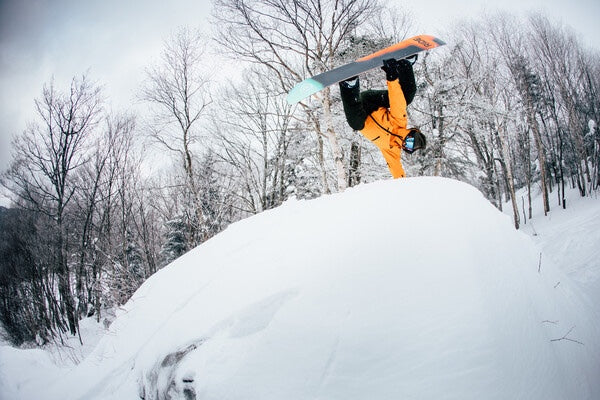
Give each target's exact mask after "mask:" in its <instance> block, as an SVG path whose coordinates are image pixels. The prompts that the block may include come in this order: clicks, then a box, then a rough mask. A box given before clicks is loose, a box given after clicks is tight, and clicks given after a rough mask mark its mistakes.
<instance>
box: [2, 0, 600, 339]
mask: <svg viewBox="0 0 600 400" xmlns="http://www.w3.org/2000/svg"><path fill="white" fill-rule="evenodd" d="M418 30H419V27H418V26H415V24H414V22H413V21H412V18H411V16H410V15H409V14H406V13H402V12H400V11H398V10H396V9H393V8H390V7H387V6H384V5H382V3H381V2H379V1H378V0H340V1H338V2H326V3H321V2H313V1H307V0H281V1H277V2H275V1H270V0H261V1H248V0H215V1H214V13H213V16H212V25H211V34H207V33H205V32H201V31H199V30H197V29H196V28H194V27H180V28H179V29H177V30H175V31H174V33H173V35H172V36H171V37H170V38H169V39H167V40H165V42H164V45H163V48H161V49H157V56H158V55H160V59H158V61H156V62H155V63H154V64H149V65H148V66H147V68H146V69H145V71H144V74H145V77H144V78H145V79H144V84H143V85H142V87H140V88H139V90H138V91H137V94H136V96H137V101H139V102H140V103H141V104H143V108H144V111H143V112H137V111H136V112H134V111H132V110H131V109H122V110H119V109H114V108H113V107H111V105H110V104H107V101H106V100H105V98H104V96H103V92H102V82H97V81H95V80H94V78H93V76H90V75H89V74H87V73H82V74H81V75H78V76H75V77H73V79H72V80H71V82H70V85H67V86H65V87H60V86H59V85H56V84H55V83H54V82H53V81H52V80H51V79H50V80H49V81H48V82H47V83H46V84H45V85H44V86H43V88H40V95H39V97H37V98H36V99H35V110H34V111H35V115H36V117H35V118H34V119H33V120H32V121H31V122H30V123H29V124H28V125H27V126H26V127H23V131H22V132H21V133H20V134H18V135H16V136H15V138H14V140H13V142H12V148H11V151H12V159H11V162H10V165H9V167H8V168H7V169H6V170H5V171H3V172H2V174H1V178H0V179H1V184H2V186H3V187H4V189H5V190H6V191H7V193H9V195H10V198H11V200H12V202H13V206H12V207H11V208H3V207H2V208H0V320H1V323H2V330H3V332H2V333H3V335H4V336H5V337H6V339H7V340H9V341H10V342H11V343H12V344H14V345H22V344H26V343H35V344H38V345H43V344H45V343H48V342H52V341H61V340H62V339H63V338H64V337H65V335H77V334H78V332H79V321H80V319H81V318H84V317H90V316H93V317H94V318H96V319H97V320H98V321H101V320H102V319H103V317H104V314H105V313H106V312H107V310H110V309H114V308H117V307H119V306H120V305H123V304H124V303H125V302H126V301H127V300H128V299H129V297H130V296H131V295H132V294H133V292H134V291H135V290H136V289H137V288H138V287H139V286H140V285H141V284H142V283H143V282H144V281H145V279H147V278H148V277H149V276H151V275H152V274H154V273H155V272H156V271H158V270H159V269H161V268H162V267H164V266H166V265H167V264H169V263H170V262H171V261H173V260H174V259H176V258H178V257H179V256H181V255H183V254H185V253H186V252H187V251H188V250H190V249H192V248H194V247H196V246H198V245H200V244H201V243H203V242H205V241H207V240H209V239H210V238H211V237H213V236H214V235H216V234H217V233H219V232H221V231H222V230H223V229H225V228H226V227H227V226H228V225H229V224H231V223H233V222H235V221H238V220H241V219H243V218H246V217H249V216H251V215H254V214H257V213H260V212H262V211H265V210H268V209H271V208H274V207H277V206H279V205H281V204H282V203H283V202H285V201H286V200H288V199H291V198H297V199H312V198H316V197H319V196H322V195H327V194H330V193H336V192H340V191H344V190H345V189H347V188H348V187H352V186H355V185H357V184H360V183H366V182H372V181H376V180H381V179H390V177H389V172H388V169H387V167H386V166H385V164H384V161H383V158H382V157H381V155H380V153H379V150H378V149H377V148H376V147H375V146H373V145H372V144H370V143H368V142H367V141H366V140H365V139H364V138H363V137H362V136H361V135H360V133H358V132H354V131H352V130H351V129H350V128H349V127H348V126H347V124H346V122H345V118H344V114H343V110H342V106H341V101H340V98H339V90H338V88H337V87H335V86H332V87H330V88H327V89H325V90H323V91H322V92H320V93H318V94H317V95H315V96H313V97H311V98H310V99H307V100H306V101H304V102H302V103H300V104H298V105H294V106H290V105H289V104H287V103H286V101H285V95H286V93H287V92H288V91H289V90H290V89H291V88H292V87H293V86H294V84H296V83H297V82H299V81H301V80H303V79H304V78H306V77H309V76H312V75H315V74H317V73H320V72H323V71H325V70H328V69H331V68H333V67H335V66H339V65H342V64H344V63H346V62H349V61H351V60H354V59H356V58H358V57H361V56H363V55H366V54H369V53H371V52H373V51H375V50H378V49H380V48H383V47H385V46H388V45H391V44H393V43H396V42H398V41H400V40H402V39H404V38H407V37H410V36H412V35H414V34H418V33H426V32H419V31H418ZM442 39H443V40H444V41H445V42H446V43H447V45H446V46H444V48H442V49H437V50H435V51H432V52H430V53H427V54H424V55H421V56H420V57H419V59H418V61H417V63H416V64H415V76H416V79H417V85H418V90H417V95H416V97H415V100H414V101H413V103H412V104H411V105H410V106H409V109H408V112H409V123H410V124H411V125H412V126H417V127H419V128H420V129H421V131H422V132H423V133H424V134H425V135H426V137H427V140H428V146H427V149H426V150H425V151H422V152H419V153H418V154H417V153H415V154H414V155H412V156H411V155H404V157H403V163H404V165H405V168H406V170H407V174H408V176H410V177H415V176H443V177H450V178H454V179H457V180H460V181H464V182H467V183H469V184H471V185H473V186H475V187H476V188H478V189H479V190H480V191H481V192H482V193H483V194H484V196H486V198H487V199H489V201H490V202H491V203H493V204H494V205H495V206H496V207H497V208H499V209H502V208H503V207H509V208H510V210H509V213H510V214H511V215H512V216H513V219H514V225H515V228H516V229H519V227H520V226H521V225H522V224H525V223H527V220H528V219H529V218H531V209H532V205H531V202H532V200H531V199H532V197H533V196H534V195H535V194H541V197H540V198H541V199H542V201H543V203H544V204H543V208H544V210H545V211H546V212H549V211H550V207H551V204H552V205H553V206H554V207H568V204H567V202H566V199H565V198H564V191H565V188H566V187H574V188H577V189H578V190H579V193H580V194H581V196H590V195H594V193H597V190H598V185H599V183H600V170H599V165H598V164H599V161H600V156H599V152H600V133H599V131H598V126H597V123H598V121H599V120H600V101H599V97H598V92H599V90H600V58H599V54H598V51H597V49H589V48H586V47H585V46H583V45H582V43H581V41H580V39H579V38H578V36H577V35H576V33H575V32H574V31H573V30H572V29H571V28H569V27H568V26H565V25H563V24H560V23H556V22H554V21H552V20H550V19H549V18H548V17H546V16H545V15H543V14H532V15H528V16H524V17H523V16H516V15H510V14H493V15H483V16H481V17H478V18H474V19H470V20H465V21H460V23H457V24H456V25H454V26H453V27H452V28H449V29H448V31H447V32H446V34H445V35H444V37H443V38H442ZM209 49H210V50H209ZM211 51H216V52H217V53H219V54H222V55H225V56H227V57H229V58H230V60H231V63H232V64H235V65H236V66H237V67H238V68H239V69H240V74H239V76H237V77H232V79H230V80H228V81H226V82H217V81H216V80H215V79H214V78H212V77H211V74H209V73H208V72H207V70H206V65H205V64H206V60H207V59H209V58H210V57H211ZM242 67H243V70H241V68H242ZM384 84H385V79H384V74H383V73H382V72H381V71H379V70H374V71H371V72H369V73H367V74H366V75H365V76H364V77H361V85H362V86H363V87H364V88H381V87H383V86H384ZM507 205H508V206H507ZM404 206H405V205H399V207H404ZM390 207H391V208H392V207H394V205H391V206H390ZM357 212H360V210H357ZM348 218H352V216H351V215H349V216H348ZM424 218H426V216H424ZM273 229H277V227H273ZM315 229H318V226H315ZM198 268H202V265H198ZM165 301H169V300H168V299H165Z"/></svg>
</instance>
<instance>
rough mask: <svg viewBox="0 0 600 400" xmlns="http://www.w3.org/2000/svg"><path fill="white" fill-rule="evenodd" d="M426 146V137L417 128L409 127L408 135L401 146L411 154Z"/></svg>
mask: <svg viewBox="0 0 600 400" xmlns="http://www.w3.org/2000/svg"><path fill="white" fill-rule="evenodd" d="M425 147H427V139H425V135H423V134H422V133H421V130H420V129H419V128H410V130H409V132H408V135H406V137H405V138H404V143H403V145H402V148H403V149H404V151H406V152H407V153H409V154H411V153H413V152H415V151H417V150H420V149H424V148H425Z"/></svg>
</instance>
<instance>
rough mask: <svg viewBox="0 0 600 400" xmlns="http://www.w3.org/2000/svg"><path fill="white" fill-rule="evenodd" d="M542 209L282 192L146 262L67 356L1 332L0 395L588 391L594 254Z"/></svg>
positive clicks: (542, 395) (456, 190)
mask: <svg viewBox="0 0 600 400" xmlns="http://www.w3.org/2000/svg"><path fill="white" fill-rule="evenodd" d="M592 201H596V202H597V200H592ZM590 210H592V208H590ZM593 210H598V208H594V209H593ZM594 212H595V213H597V211H594ZM592 215H596V218H597V214H592ZM584 222H585V221H581V223H582V224H584ZM544 223H546V222H544ZM542 225H543V224H542V223H540V224H539V226H536V228H537V229H538V231H539V232H540V235H538V236H536V241H538V243H537V244H536V243H534V241H533V240H531V239H530V236H528V235H527V234H526V233H524V232H521V231H515V230H514V228H513V226H512V222H511V219H510V218H509V217H508V216H506V215H505V214H502V213H501V212H499V211H498V210H496V209H495V208H494V207H493V206H492V205H490V204H489V202H488V201H486V200H485V199H484V198H483V196H482V195H481V194H480V193H479V192H478V191H476V190H475V189H474V188H472V187H470V186H468V185H466V184H463V183H459V182H456V181H452V180H448V179H442V178H410V179H402V180H395V181H385V182H377V183H373V184H368V185H363V186H359V187H356V188H353V189H349V190H347V191H346V192H345V193H342V194H335V195H330V196H325V197H322V198H319V199H316V200H312V201H289V202H287V203H286V204H284V205H283V206H282V207H279V208H278V209H275V210H271V211H268V212H265V213H262V214H260V215H257V216H255V217H252V218H249V219H247V220H244V221H241V222H239V223H236V224H234V225H232V226H230V227H229V228H228V229H227V230H226V231H225V232H223V233H221V234H219V235H218V236H216V237H214V238H213V239H211V240H210V241H208V242H206V243H205V244H203V245H201V246H199V247H198V248H196V249H195V250H193V251H191V252H189V253H188V254H186V255H185V256H184V257H182V258H180V259H178V260H177V261H176V262H174V263H173V264H171V265H170V266H168V267H167V268H165V269H163V270H161V271H160V272H158V273H157V274H155V275H154V276H152V277H151V278H150V279H149V280H148V281H147V282H146V283H145V284H144V285H143V286H142V287H141V288H140V289H139V290H138V291H137V292H136V294H135V295H134V296H133V298H132V299H131V300H130V301H129V303H128V304H127V305H126V306H125V307H124V309H123V310H121V311H120V313H119V315H118V317H117V319H116V320H115V322H114V323H113V324H112V325H111V327H110V329H109V331H108V333H107V334H106V335H105V336H104V337H103V338H102V339H101V340H100V342H99V344H98V346H97V347H96V348H95V350H94V351H93V352H92V353H91V354H90V355H89V356H88V357H87V358H86V359H85V360H84V361H83V362H82V363H80V364H79V365H78V366H77V367H76V368H74V369H72V370H68V371H67V370H66V369H62V370H58V369H56V370H52V367H50V366H49V362H48V360H46V359H45V358H43V357H41V356H38V355H36V354H34V353H30V352H27V351H20V350H13V349H8V348H6V347H3V348H2V350H1V351H0V357H1V358H0V364H1V365H0V374H1V375H0V379H1V381H0V398H2V399H4V398H11V399H12V398H15V399H18V398H22V399H40V398H44V399H61V400H64V399H114V400H117V399H136V398H144V399H147V400H148V399H163V398H170V399H193V398H196V399H245V400H247V399H277V400H280V399H344V400H348V399H401V398H402V399H404V398H415V399H515V398H523V399H597V398H600V383H599V380H598V377H600V339H599V338H600V327H599V325H598V321H599V320H598V314H597V312H598V311H599V310H598V307H597V304H596V303H595V302H596V301H597V300H598V297H597V296H596V297H595V298H593V297H590V295H589V293H588V292H586V291H582V290H581V288H582V287H585V288H588V289H590V290H593V289H595V288H598V282H599V280H598V274H597V272H598V271H599V269H598V268H597V269H592V270H590V271H591V275H590V274H587V275H586V274H585V273H580V272H574V270H575V269H576V268H583V269H585V268H587V266H588V265H587V264H586V263H588V264H589V263H590V262H591V261H589V260H587V261H586V258H585V256H584V255H581V254H580V255H579V256H578V258H577V260H578V262H579V264H577V265H572V266H571V267H572V268H573V270H567V271H565V270H564V269H563V268H562V266H561V268H557V266H556V265H555V262H554V261H555V260H556V259H557V258H558V257H561V255H562V253H561V252H563V251H571V250H576V248H575V247H574V246H576V244H575V243H570V242H568V241H567V244H565V241H564V240H559V238H551V239H552V241H555V242H557V243H560V245H559V244H557V246H553V245H548V243H549V242H543V241H544V240H545V238H547V237H548V236H552V235H554V232H553V231H552V230H551V229H549V228H548V229H546V230H544V226H542ZM548 226H549V225H548ZM583 226H585V225H583ZM527 229H531V226H528V227H527V228H525V230H527ZM582 229H585V228H583V227H582ZM590 229H596V230H597V225H596V226H594V227H592V228H590ZM563 234H564V232H563ZM594 234H596V233H595V232H590V235H589V240H591V241H594V240H597V239H596V238H598V236H597V234H596V236H594ZM549 240H550V239H549ZM569 243H570V246H573V247H571V248H565V247H564V246H569ZM592 243H593V242H592ZM587 244H588V245H589V244H590V243H587ZM559 246H563V247H559ZM588 247H589V246H588ZM540 249H543V250H544V254H543V255H542V258H541V260H542V261H541V263H540ZM596 263H597V261H596ZM594 265H595V267H598V265H597V264H594ZM582 285H583V286H582ZM586 285H587V286H586ZM19 354H20V355H19ZM26 366H29V369H28V370H27V369H26V368H25V367H26ZM57 370H58V371H59V372H60V373H57V372H56V371H57ZM27 371H29V375H28V372H27ZM37 371H44V372H41V373H37ZM34 373H36V374H35V376H32V375H33V374H34ZM59 376H60V377H59ZM26 377H27V378H26ZM166 394H168V396H166ZM2 396H4V397H2ZM165 396H166V397H165ZM169 396H170V397H169Z"/></svg>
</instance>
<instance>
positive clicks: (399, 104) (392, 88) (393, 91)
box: [387, 79, 408, 128]
mask: <svg viewBox="0 0 600 400" xmlns="http://www.w3.org/2000/svg"><path fill="white" fill-rule="evenodd" d="M387 86H388V93H389V97H390V114H391V116H392V118H394V119H395V120H396V123H397V124H398V125H399V126H400V127H401V128H406V125H407V124H408V120H407V117H406V99H405V98H404V93H403V92H402V88H401V87H400V82H398V79H396V80H394V81H388V82H387Z"/></svg>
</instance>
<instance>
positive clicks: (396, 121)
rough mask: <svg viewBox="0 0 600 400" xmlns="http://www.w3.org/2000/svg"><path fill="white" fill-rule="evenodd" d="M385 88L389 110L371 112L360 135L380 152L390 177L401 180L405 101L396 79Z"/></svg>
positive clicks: (402, 171)
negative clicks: (386, 89)
mask: <svg viewBox="0 0 600 400" xmlns="http://www.w3.org/2000/svg"><path fill="white" fill-rule="evenodd" d="M387 86H388V96H389V99H390V108H389V109H387V108H385V107H380V108H379V109H378V110H376V111H373V112H372V113H371V114H370V115H369V116H368V117H367V120H366V121H365V127H364V128H363V129H362V130H361V131H360V133H362V134H363V136H364V137H366V138H367V139H368V140H370V141H371V142H373V143H374V144H375V145H376V146H377V147H378V148H379V150H381V153H382V154H383V157H384V158H385V161H386V162H387V165H388V168H389V169H390V172H391V173H392V176H393V177H394V178H403V177H404V176H405V175H404V168H403V167H402V161H401V153H402V142H403V141H404V138H405V137H406V135H408V133H409V130H408V129H406V125H407V118H406V100H405V99H404V93H403V92H402V88H401V87H400V83H399V82H398V80H397V79H396V80H395V81H388V82H387Z"/></svg>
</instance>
